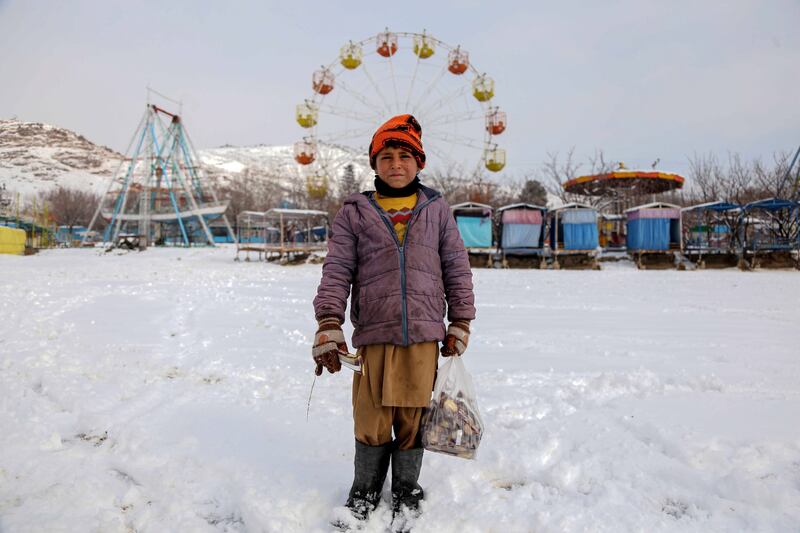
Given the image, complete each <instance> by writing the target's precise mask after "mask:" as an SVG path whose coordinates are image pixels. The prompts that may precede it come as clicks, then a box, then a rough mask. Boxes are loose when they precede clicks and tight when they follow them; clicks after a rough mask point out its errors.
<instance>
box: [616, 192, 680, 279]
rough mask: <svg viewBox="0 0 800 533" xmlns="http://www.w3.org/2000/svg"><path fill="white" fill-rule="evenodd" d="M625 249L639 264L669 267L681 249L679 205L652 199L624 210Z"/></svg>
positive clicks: (647, 266)
mask: <svg viewBox="0 0 800 533" xmlns="http://www.w3.org/2000/svg"><path fill="white" fill-rule="evenodd" d="M625 215H626V216H627V220H628V222H627V230H628V237H627V243H628V253H629V254H632V255H633V256H634V258H635V259H636V264H637V265H638V266H639V268H653V267H659V268H669V267H672V266H674V264H675V259H676V257H675V254H674V252H675V251H678V252H680V250H681V245H682V242H681V233H682V231H681V208H680V207H679V206H677V205H673V204H667V203H663V202H653V203H649V204H644V205H640V206H636V207H632V208H630V209H628V210H627V211H625Z"/></svg>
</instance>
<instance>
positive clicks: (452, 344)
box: [441, 320, 469, 357]
mask: <svg viewBox="0 0 800 533" xmlns="http://www.w3.org/2000/svg"><path fill="white" fill-rule="evenodd" d="M467 344H469V322H468V321H466V320H456V321H455V322H451V323H450V325H449V326H448V327H447V337H445V338H444V343H443V344H442V350H441V352H442V355H443V356H444V357H450V356H452V355H463V354H464V351H465V350H466V349H467Z"/></svg>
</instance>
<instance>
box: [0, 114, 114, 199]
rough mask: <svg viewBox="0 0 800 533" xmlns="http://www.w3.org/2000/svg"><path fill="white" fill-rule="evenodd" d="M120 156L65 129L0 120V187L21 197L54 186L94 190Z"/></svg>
mask: <svg viewBox="0 0 800 533" xmlns="http://www.w3.org/2000/svg"><path fill="white" fill-rule="evenodd" d="M121 158H122V156H121V155H120V154H118V153H117V152H115V151H114V150H111V149H110V148H107V147H105V146H99V145H96V144H94V143H92V142H91V141H89V140H88V139H86V138H85V137H83V136H82V135H78V134H77V133H75V132H73V131H70V130H68V129H64V128H59V127H56V126H51V125H49V124H42V123H39V122H20V121H17V120H0V184H5V186H6V188H7V190H8V192H9V193H10V194H16V193H20V194H21V195H23V196H27V195H31V194H33V195H35V194H39V193H42V192H45V191H47V190H49V189H51V188H53V187H56V186H58V185H62V186H65V187H71V188H79V189H84V190H90V191H97V190H98V189H99V188H102V187H103V184H104V183H106V182H107V181H108V180H109V179H110V177H111V175H112V174H113V172H114V171H115V170H116V168H117V166H118V165H119V162H120V160H121Z"/></svg>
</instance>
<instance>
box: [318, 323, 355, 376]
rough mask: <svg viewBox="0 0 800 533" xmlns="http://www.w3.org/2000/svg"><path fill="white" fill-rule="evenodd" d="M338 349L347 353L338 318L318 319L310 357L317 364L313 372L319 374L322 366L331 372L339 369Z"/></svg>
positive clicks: (340, 364)
mask: <svg viewBox="0 0 800 533" xmlns="http://www.w3.org/2000/svg"><path fill="white" fill-rule="evenodd" d="M340 351H343V352H345V353H347V351H348V350H347V342H346V341H345V340H344V333H342V326H341V324H340V323H339V319H337V318H323V319H320V321H319V327H318V329H317V333H316V334H315V335H314V347H313V348H312V349H311V357H313V359H314V362H315V363H316V364H317V367H316V368H315V369H314V373H315V374H316V375H318V376H319V375H321V374H322V369H323V367H324V368H327V369H328V372H330V373H331V374H333V373H334V372H338V371H339V370H341V369H342V363H340V362H339V352H340Z"/></svg>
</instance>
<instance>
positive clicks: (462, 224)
mask: <svg viewBox="0 0 800 533" xmlns="http://www.w3.org/2000/svg"><path fill="white" fill-rule="evenodd" d="M450 209H451V210H452V212H453V216H454V217H455V219H456V225H457V226H458V231H459V233H460V234H461V239H462V240H463V241H464V246H465V247H466V249H467V252H468V253H469V262H470V265H471V266H473V267H482V266H489V267H491V266H492V255H493V253H494V249H493V245H494V240H493V235H494V232H493V229H494V227H493V226H494V224H493V223H492V212H493V210H492V207H491V206H488V205H486V204H480V203H477V202H464V203H461V204H455V205H452V206H450Z"/></svg>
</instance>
